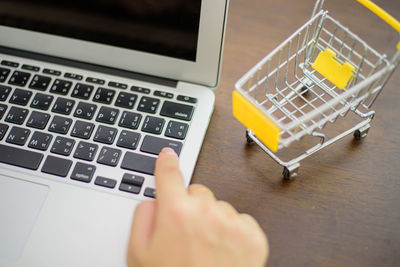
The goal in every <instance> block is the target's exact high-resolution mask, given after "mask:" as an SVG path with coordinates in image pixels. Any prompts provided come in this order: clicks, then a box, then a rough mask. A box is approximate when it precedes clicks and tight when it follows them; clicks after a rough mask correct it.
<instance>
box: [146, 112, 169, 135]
mask: <svg viewBox="0 0 400 267" xmlns="http://www.w3.org/2000/svg"><path fill="white" fill-rule="evenodd" d="M164 123H165V120H164V119H162V118H157V117H152V116H146V118H145V120H144V122H143V126H142V131H143V132H148V133H153V134H161V132H162V129H163V127H164Z"/></svg>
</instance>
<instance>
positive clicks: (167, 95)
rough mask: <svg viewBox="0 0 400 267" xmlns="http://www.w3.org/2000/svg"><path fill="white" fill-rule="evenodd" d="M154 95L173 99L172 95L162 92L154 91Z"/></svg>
mask: <svg viewBox="0 0 400 267" xmlns="http://www.w3.org/2000/svg"><path fill="white" fill-rule="evenodd" d="M154 95H155V96H161V97H165V98H174V94H172V93H168V92H164V91H154Z"/></svg>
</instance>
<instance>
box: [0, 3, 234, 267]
mask: <svg viewBox="0 0 400 267" xmlns="http://www.w3.org/2000/svg"><path fill="white" fill-rule="evenodd" d="M227 6H228V1H227V0H226V1H223V0H219V1H215V0H165V1H152V0H132V1H129V0H90V1H89V0H86V1H77V0H69V1H62V0H59V1H50V0H36V1H33V0H0V266H13V267H14V266H15V267H16V266H30V267H32V266H40V267H44V266H69V267H70V266H126V260H125V259H126V249H127V244H128V239H129V235H130V227H131V222H132V217H133V214H134V209H135V207H136V205H137V204H138V203H140V202H141V201H144V200H151V199H152V198H154V197H155V181H154V176H153V173H154V164H155V160H156V158H157V154H158V153H159V152H160V150H161V149H162V148H163V147H171V148H173V149H174V150H175V151H176V152H177V153H178V155H179V160H180V167H181V171H182V174H183V177H184V182H185V185H188V184H189V182H190V179H191V176H192V173H193V170H194V167H195V164H196V160H197V157H198V155H199V152H200V149H201V145H202V142H203V139H204V136H205V133H206V130H207V127H208V124H209V120H210V117H211V115H212V112H213V107H214V89H215V88H216V87H217V84H218V79H219V72H220V64H221V56H222V47H223V40H224V30H225V20H226V14H227Z"/></svg>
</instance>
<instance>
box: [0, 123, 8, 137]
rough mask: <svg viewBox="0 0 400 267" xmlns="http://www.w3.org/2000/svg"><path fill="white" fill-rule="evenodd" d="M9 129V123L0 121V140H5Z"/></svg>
mask: <svg viewBox="0 0 400 267" xmlns="http://www.w3.org/2000/svg"><path fill="white" fill-rule="evenodd" d="M7 130H8V125H7V124H4V123H0V141H1V140H3V138H4V135H6V132H7Z"/></svg>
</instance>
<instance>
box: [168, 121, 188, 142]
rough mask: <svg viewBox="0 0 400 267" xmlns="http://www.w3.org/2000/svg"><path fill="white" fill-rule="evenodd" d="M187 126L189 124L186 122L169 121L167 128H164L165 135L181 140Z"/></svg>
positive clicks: (183, 137)
mask: <svg viewBox="0 0 400 267" xmlns="http://www.w3.org/2000/svg"><path fill="white" fill-rule="evenodd" d="M188 128H189V124H187V123H183V122H178V121H170V122H169V123H168V126H167V129H166V130H165V136H168V137H172V138H175V139H180V140H183V139H185V137H186V133H187V130H188Z"/></svg>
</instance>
